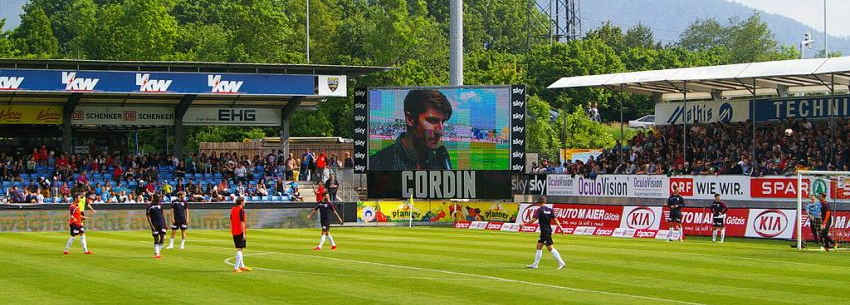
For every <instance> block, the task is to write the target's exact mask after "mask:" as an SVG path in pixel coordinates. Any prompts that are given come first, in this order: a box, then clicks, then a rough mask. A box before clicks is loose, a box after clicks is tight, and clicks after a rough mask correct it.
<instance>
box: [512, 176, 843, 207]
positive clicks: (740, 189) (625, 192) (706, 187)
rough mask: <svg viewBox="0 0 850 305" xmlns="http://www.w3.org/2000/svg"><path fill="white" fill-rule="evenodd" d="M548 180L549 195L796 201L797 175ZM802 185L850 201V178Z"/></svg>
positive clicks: (806, 191) (809, 179) (823, 179)
mask: <svg viewBox="0 0 850 305" xmlns="http://www.w3.org/2000/svg"><path fill="white" fill-rule="evenodd" d="M535 179H540V177H536V178H535ZM545 179H546V186H545V187H544V188H545V194H546V195H549V196H581V197H624V198H667V197H668V196H670V194H671V193H672V189H673V188H674V187H675V188H677V189H678V190H679V192H680V194H681V195H682V197H684V198H685V199H704V200H711V199H714V194H715V193H717V194H720V196H721V198H723V200H742V201H748V200H754V201H759V200H769V201H796V200H797V177H784V176H782V177H778V176H777V177H749V176H733V175H721V176H672V177H668V176H664V175H599V176H597V177H596V178H595V179H589V178H586V177H583V176H580V175H561V174H550V175H547V176H546V178H545ZM515 181H516V179H515ZM515 184H516V182H515ZM802 184H803V185H802V187H801V190H802V192H803V194H802V195H803V198H808V197H809V196H810V195H811V194H816V193H825V194H827V197H828V198H829V199H831V200H835V201H848V200H850V177H823V176H821V177H815V176H804V177H803V179H802ZM515 189H517V187H515Z"/></svg>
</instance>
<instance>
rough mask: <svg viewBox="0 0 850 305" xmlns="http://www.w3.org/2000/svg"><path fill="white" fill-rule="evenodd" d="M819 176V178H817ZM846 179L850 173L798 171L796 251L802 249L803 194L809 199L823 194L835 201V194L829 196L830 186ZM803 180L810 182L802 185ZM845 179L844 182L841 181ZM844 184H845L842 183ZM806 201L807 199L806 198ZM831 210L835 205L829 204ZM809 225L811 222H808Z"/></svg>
mask: <svg viewBox="0 0 850 305" xmlns="http://www.w3.org/2000/svg"><path fill="white" fill-rule="evenodd" d="M819 176H820V178H819ZM848 177H850V171H812V170H799V171H797V185H796V189H797V219H796V220H797V225H796V233H797V249H798V250H802V249H803V238H805V237H804V236H803V224H804V220H803V199H804V198H803V192H804V191H805V192H807V193H808V195H809V198H810V197H812V196H815V195H816V194H817V193H821V192H823V193H825V194H828V195H829V196H828V197H829V198H830V199H831V200H833V202H834V200H835V195H836V194H831V192H832V190H831V189H832V188H831V187H830V184H831V183H833V182H839V181H848V180H847V179H848ZM803 179H811V180H810V181H806V183H805V184H804V182H803ZM841 179H845V180H841ZM823 180H826V181H827V182H826V183H819V182H818V181H823ZM844 184H847V183H846V182H844ZM807 199H808V198H807ZM830 205H831V207H832V209H833V210H834V209H835V207H836V205H835V204H830ZM810 223H811V222H810Z"/></svg>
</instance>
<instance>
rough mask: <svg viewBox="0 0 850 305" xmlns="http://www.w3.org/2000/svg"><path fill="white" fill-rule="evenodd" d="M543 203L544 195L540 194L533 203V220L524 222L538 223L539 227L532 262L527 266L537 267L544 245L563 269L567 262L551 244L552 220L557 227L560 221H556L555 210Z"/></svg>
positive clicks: (559, 225) (544, 200) (544, 201)
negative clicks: (534, 210) (535, 210)
mask: <svg viewBox="0 0 850 305" xmlns="http://www.w3.org/2000/svg"><path fill="white" fill-rule="evenodd" d="M545 204H546V196H541V197H540V199H538V200H537V202H536V203H534V205H535V206H536V207H537V212H535V213H534V215H533V216H532V217H533V220H532V221H531V222H528V223H526V225H533V224H535V223H538V224H539V225H538V227H539V228H540V238H539V239H538V240H537V252H535V253H534V262H533V263H531V265H528V266H527V267H528V268H531V269H537V265H538V264H539V263H540V258H542V257H543V245H546V248H547V249H549V252H550V253H552V256H553V257H555V260H556V261H558V270H561V269H564V267H566V266H567V264H566V263H564V260H563V259H561V253H559V252H558V250H557V249H555V248H554V247H552V244H554V242H553V241H552V222H553V221H554V222H555V224H556V225H558V227H559V228H560V227H561V222H560V221H558V218H557V217H555V211H554V210H552V208H550V207H548V206H546V205H545Z"/></svg>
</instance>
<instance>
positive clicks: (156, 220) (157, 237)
mask: <svg viewBox="0 0 850 305" xmlns="http://www.w3.org/2000/svg"><path fill="white" fill-rule="evenodd" d="M160 199H161V198H160V196H159V194H157V195H154V196H153V198H152V199H151V203H150V205H149V206H148V208H147V213H145V216H147V218H148V225H150V227H151V233H152V234H153V253H154V256H153V257H154V258H160V256H159V251H160V250H162V243H163V241H164V240H165V234H166V233H167V232H166V230H165V216H163V213H162V206H161V205H160V204H159V201H160Z"/></svg>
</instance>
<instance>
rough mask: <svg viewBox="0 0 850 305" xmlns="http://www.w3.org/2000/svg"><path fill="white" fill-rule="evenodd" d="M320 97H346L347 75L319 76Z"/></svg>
mask: <svg viewBox="0 0 850 305" xmlns="http://www.w3.org/2000/svg"><path fill="white" fill-rule="evenodd" d="M317 77H318V79H319V86H318V88H319V92H318V93H319V95H320V96H343V97H344V96H346V94H347V92H348V86H347V84H346V78H345V75H319V76H317Z"/></svg>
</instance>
